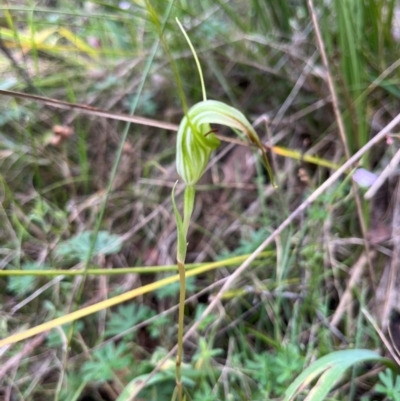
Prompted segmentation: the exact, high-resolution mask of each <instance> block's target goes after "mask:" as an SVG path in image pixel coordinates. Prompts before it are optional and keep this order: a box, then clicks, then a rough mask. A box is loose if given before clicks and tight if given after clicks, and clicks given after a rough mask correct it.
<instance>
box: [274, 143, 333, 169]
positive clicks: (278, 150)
mask: <svg viewBox="0 0 400 401" xmlns="http://www.w3.org/2000/svg"><path fill="white" fill-rule="evenodd" d="M271 150H272V152H274V153H275V154H277V155H279V156H284V157H289V158H291V159H295V160H304V161H305V162H307V163H312V164H316V165H318V166H321V167H327V168H331V169H333V170H337V169H338V168H339V167H340V166H339V165H338V164H335V163H332V162H330V161H329V160H326V159H321V158H319V157H315V156H309V155H305V154H303V153H301V152H299V151H298V150H291V149H287V148H282V147H280V146H273V147H272V149H271Z"/></svg>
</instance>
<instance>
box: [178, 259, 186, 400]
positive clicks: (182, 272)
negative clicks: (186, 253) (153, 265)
mask: <svg viewBox="0 0 400 401" xmlns="http://www.w3.org/2000/svg"><path fill="white" fill-rule="evenodd" d="M178 269H179V283H180V292H179V316H178V350H177V353H176V387H177V389H178V400H179V401H182V400H183V386H182V359H183V325H184V318H185V298H186V274H185V264H184V263H182V262H179V261H178Z"/></svg>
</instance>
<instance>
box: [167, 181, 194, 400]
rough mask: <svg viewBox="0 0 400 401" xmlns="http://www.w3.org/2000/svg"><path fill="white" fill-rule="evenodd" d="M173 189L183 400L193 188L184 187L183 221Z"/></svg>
mask: <svg viewBox="0 0 400 401" xmlns="http://www.w3.org/2000/svg"><path fill="white" fill-rule="evenodd" d="M174 190H175V187H174V189H173V190H172V203H173V207H174V213H175V219H176V226H177V229H178V247H177V255H176V259H177V262H178V271H179V282H180V292H179V316H178V351H177V354H176V388H177V392H178V400H179V401H182V400H183V386H182V369H181V366H182V359H183V327H184V318H185V298H186V271H185V259H186V252H187V233H188V230H189V225H190V218H191V217H192V213H193V208H194V199H195V192H196V191H195V189H194V186H193V185H188V186H187V187H186V188H185V194H184V202H183V221H182V217H181V216H180V214H179V211H178V209H177V207H176V203H175V199H174Z"/></svg>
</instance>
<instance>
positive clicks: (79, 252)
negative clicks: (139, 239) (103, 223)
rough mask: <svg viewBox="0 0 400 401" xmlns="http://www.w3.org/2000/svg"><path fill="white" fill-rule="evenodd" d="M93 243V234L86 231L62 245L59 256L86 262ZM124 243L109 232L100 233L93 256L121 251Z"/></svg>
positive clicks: (58, 251) (58, 252)
mask: <svg viewBox="0 0 400 401" xmlns="http://www.w3.org/2000/svg"><path fill="white" fill-rule="evenodd" d="M92 241H93V233H92V232H91V231H84V232H82V233H80V234H78V235H75V236H74V237H72V238H70V239H69V240H67V241H64V242H62V243H60V244H59V245H58V247H57V249H56V254H57V255H58V256H63V257H65V258H70V259H78V260H80V261H85V260H86V259H87V257H88V253H89V251H90V248H91V244H92ZM121 246H122V243H121V241H120V237H119V235H115V234H110V233H108V232H107V231H99V232H98V235H97V238H96V242H95V244H94V249H93V254H92V256H97V255H111V254H114V253H117V252H119V251H120V250H121Z"/></svg>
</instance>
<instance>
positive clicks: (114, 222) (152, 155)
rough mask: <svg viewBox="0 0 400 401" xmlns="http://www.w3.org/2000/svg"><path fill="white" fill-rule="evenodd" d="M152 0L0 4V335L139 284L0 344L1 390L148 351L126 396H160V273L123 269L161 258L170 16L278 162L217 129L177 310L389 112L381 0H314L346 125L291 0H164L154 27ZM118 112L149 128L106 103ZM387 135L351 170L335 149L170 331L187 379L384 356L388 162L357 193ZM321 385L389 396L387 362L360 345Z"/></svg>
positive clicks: (169, 239)
mask: <svg viewBox="0 0 400 401" xmlns="http://www.w3.org/2000/svg"><path fill="white" fill-rule="evenodd" d="M150 3H151V6H150V5H149V4H148V3H146V2H145V1H140V0H137V1H136V0H135V1H134V0H131V1H121V2H118V1H112V0H105V1H68V0H47V1H36V2H35V1H31V0H26V1H18V0H15V1H10V0H7V1H6V2H4V3H3V5H2V6H0V50H1V54H0V71H1V73H0V90H2V92H0V169H1V170H0V173H1V174H0V180H1V181H0V196H1V203H0V214H1V219H0V244H1V246H0V256H1V258H0V266H1V269H2V270H0V273H1V276H0V288H1V289H2V291H0V304H1V311H0V338H6V337H8V336H10V335H11V334H13V333H16V332H22V331H24V330H26V329H28V328H29V327H34V326H37V325H39V324H41V323H43V322H47V321H50V320H52V319H54V318H57V317H62V316H66V315H68V314H69V313H70V312H72V311H74V310H77V309H81V308H84V307H87V306H90V305H93V304H97V303H99V302H101V301H104V300H107V299H109V298H112V297H114V296H116V295H119V294H122V293H124V292H126V291H130V290H133V289H138V291H139V292H138V293H139V294H140V296H137V297H135V298H134V299H131V300H129V301H126V302H123V303H120V304H118V305H114V306H112V307H109V308H103V309H101V310H99V311H97V313H93V314H90V315H88V316H86V317H84V318H82V319H79V320H77V321H76V322H73V323H68V324H66V325H64V326H62V327H58V328H56V329H53V330H51V331H49V332H44V333H41V334H39V335H38V336H36V337H32V338H29V339H27V340H25V341H24V342H18V343H16V344H14V345H11V346H10V345H7V346H5V347H2V348H0V361H1V364H0V399H1V400H7V401H14V400H63V401H64V400H66V401H73V400H80V401H92V400H95V401H100V400H107V401H109V400H117V399H118V400H119V401H122V400H128V399H130V397H131V394H133V393H134V392H135V391H136V390H137V389H138V386H140V385H141V383H143V381H144V380H146V379H147V378H149V374H150V373H151V372H153V369H154V368H156V367H157V368H158V371H157V372H156V373H154V374H153V375H152V377H151V378H150V379H149V380H148V381H147V382H146V385H145V387H144V388H143V389H142V390H140V394H139V395H138V396H137V398H136V399H138V400H141V399H143V400H169V399H171V395H172V392H173V390H174V386H175V373H174V361H173V358H172V357H171V358H169V359H167V361H164V362H162V363H161V362H160V361H162V360H163V357H164V356H166V355H167V353H168V351H169V350H170V349H171V348H172V347H173V346H174V345H175V344H176V335H177V325H176V318H177V309H176V305H177V302H178V295H179V286H178V284H177V282H174V283H172V284H169V285H163V284H161V285H159V288H158V289H156V290H154V291H150V292H146V293H144V291H143V293H142V292H140V289H142V288H145V286H146V285H147V284H151V283H153V282H156V281H157V280H160V279H163V278H165V277H167V276H168V277H169V276H170V275H171V274H175V273H176V267H175V266H171V265H174V264H175V262H176V261H175V255H176V227H175V223H174V219H173V212H172V204H171V196H170V195H171V189H172V186H173V184H174V183H175V181H176V180H177V178H178V177H177V174H176V170H175V140H176V133H175V132H174V131H175V129H174V127H175V126H176V125H177V124H179V121H180V120H181V118H182V116H183V108H182V104H181V101H180V96H179V85H178V82H177V80H176V75H174V72H173V68H172V66H171V63H170V61H169V57H172V58H173V60H175V65H176V67H177V72H178V75H179V77H180V81H181V85H182V90H183V93H184V95H185V97H186V101H187V104H188V105H189V106H190V105H193V104H195V103H197V102H198V101H200V100H201V99H202V94H201V87H200V82H199V79H198V73H197V69H196V65H195V63H194V60H193V57H192V54H191V52H190V49H189V48H188V46H187V43H186V41H185V39H184V37H183V35H182V34H181V32H180V30H179V29H178V26H177V25H176V22H175V17H178V18H179V19H180V21H181V22H182V24H183V25H184V27H185V29H186V31H187V33H188V35H189V36H190V38H191V41H192V42H193V45H194V47H195V48H196V51H197V53H198V56H199V58H200V61H201V64H202V67H203V71H204V76H205V81H206V87H207V94H208V97H209V98H210V99H217V100H220V101H224V102H226V103H227V104H230V105H232V106H234V107H236V108H238V109H239V110H241V111H242V112H243V113H244V114H245V115H246V116H247V117H248V119H249V120H250V121H251V122H252V123H253V124H254V127H255V128H256V130H257V132H258V134H259V136H260V138H261V139H262V141H263V143H264V144H265V145H266V146H268V147H269V149H271V147H272V146H275V148H273V149H272V150H273V151H272V152H270V157H271V159H272V162H273V163H272V164H273V167H274V171H275V176H276V180H277V183H278V188H277V189H273V188H272V186H271V185H270V184H269V181H268V175H267V173H266V172H265V170H264V168H263V166H262V164H261V162H260V158H259V156H258V154H257V152H256V151H254V150H253V149H251V148H249V147H244V146H240V145H238V144H237V143H236V144H235V143H232V142H224V143H223V146H221V147H220V148H219V150H218V151H217V152H216V153H215V154H214V156H213V158H212V160H211V163H210V165H209V168H208V169H207V172H206V174H205V175H204V177H203V178H202V180H201V182H200V183H199V184H198V185H197V190H198V192H197V200H196V207H195V211H194V215H193V223H192V224H191V227H190V230H189V245H188V254H187V262H188V263H192V264H193V265H192V266H189V267H191V268H193V267H200V268H203V270H200V272H201V274H195V275H193V276H192V277H190V278H188V280H187V290H188V297H189V301H188V302H187V306H186V311H185V322H186V325H187V329H188V328H189V327H190V326H191V325H192V324H193V322H194V321H196V319H199V317H200V315H201V314H202V312H203V311H204V310H205V308H206V307H207V305H208V304H209V302H210V301H211V300H212V299H214V297H215V295H216V293H217V292H218V289H219V286H220V285H221V283H222V280H224V279H225V278H226V277H228V276H229V275H230V274H232V272H233V271H234V269H235V267H237V266H239V265H240V263H242V262H243V261H244V260H245V259H246V256H244V257H242V258H236V257H237V256H243V255H249V254H251V253H252V252H253V251H255V249H256V248H257V247H258V246H259V245H260V244H261V243H262V242H263V241H264V240H265V239H266V238H267V237H268V236H269V235H270V234H271V233H273V231H274V229H276V228H277V227H278V226H279V225H280V224H281V222H282V221H283V220H285V218H286V217H287V216H289V215H290V213H291V212H292V211H293V210H295V209H296V207H297V206H298V205H299V204H300V203H301V202H302V201H303V200H305V199H306V198H307V196H309V195H310V194H311V193H312V192H313V191H314V190H315V189H316V188H317V187H318V186H319V185H321V184H322V183H323V182H325V181H326V179H327V178H328V177H330V176H331V174H332V173H333V172H334V171H335V169H336V168H337V166H338V165H341V164H343V162H344V161H345V160H346V158H348V156H349V155H352V154H354V153H355V152H356V151H357V150H359V149H360V148H361V147H362V146H363V145H365V144H366V143H367V142H368V141H369V140H370V139H371V138H372V137H374V135H375V134H376V133H377V132H378V131H380V130H381V129H382V128H384V127H385V126H386V125H387V124H388V123H389V122H390V121H392V120H393V118H395V116H396V114H397V113H398V110H399V97H400V91H399V86H398V84H399V77H400V71H399V68H398V65H399V62H398V59H399V56H398V55H399V46H400V42H399V41H400V16H399V14H400V9H399V6H398V4H397V2H396V1H394V0H360V1H350V0H332V1H325V2H317V1H316V2H315V7H316V10H315V12H316V16H317V20H318V22H319V25H320V28H321V31H322V40H323V44H324V47H325V50H326V52H327V57H328V61H329V71H330V74H331V77H332V78H333V82H334V86H335V90H336V93H337V97H338V99H339V108H340V111H341V114H342V118H343V122H344V134H345V137H344V138H341V136H340V132H339V131H340V130H339V129H338V120H337V116H335V113H334V109H333V107H332V94H331V91H330V90H329V86H328V78H329V71H328V70H327V69H326V68H325V66H324V65H323V62H322V60H321V57H320V55H321V49H320V48H319V47H318V45H317V41H316V38H315V29H314V25H313V23H312V21H311V16H310V12H309V9H308V7H307V2H306V1H303V0H291V1H281V0H270V1H268V2H264V1H258V0H251V1H242V0H232V1H226V0H214V1H207V0H206V1H201V2H189V1H186V0H175V2H174V3H173V5H172V9H171V12H170V14H169V15H168V19H167V20H166V23H165V29H164V33H163V36H162V38H163V40H162V41H161V42H160V33H161V29H162V22H163V18H164V16H165V15H167V14H166V12H167V9H168V6H169V4H170V3H169V2H168V3H167V2H164V1H155V0H154V1H151V2H150ZM159 42H160V43H159ZM156 44H159V46H158V47H157V48H155V45H156ZM7 91H17V92H24V93H27V94H31V95H36V96H40V97H46V98H53V99H57V100H61V101H65V102H70V103H73V104H83V105H86V106H91V107H96V108H99V109H102V110H105V111H107V112H109V115H108V116H104V115H103V116H100V115H93V110H90V108H89V109H88V108H86V109H79V108H72V107H70V106H67V105H65V104H64V105H60V104H59V105H58V106H59V107H54V103H52V102H50V101H48V102H47V103H44V102H43V99H41V98H34V97H31V98H29V97H25V98H24V97H21V96H19V95H16V94H12V93H10V92H7ZM10 95H11V96H10ZM60 106H62V108H60ZM133 113H134V114H135V115H137V116H144V117H147V118H150V119H153V120H158V121H161V123H160V124H159V125H160V126H161V128H160V127H158V128H157V127H154V126H151V124H150V123H149V122H146V121H145V122H144V124H143V123H142V124H135V123H133V124H130V125H129V124H128V125H127V123H126V122H125V121H121V114H124V115H129V114H133ZM125 120H126V118H125ZM156 125H157V124H156ZM162 127H164V128H162ZM217 128H218V135H221V136H224V137H229V138H233V135H231V132H230V131H229V130H228V129H225V128H221V127H217ZM398 144H399V138H398V134H397V131H396V130H394V131H393V130H392V131H390V132H389V133H388V135H387V136H386V140H385V141H382V142H380V143H379V144H377V145H375V146H374V147H373V148H372V150H371V151H370V152H368V153H366V154H365V155H364V156H363V158H362V159H361V161H360V163H359V165H358V167H360V169H358V170H357V171H356V174H355V175H354V179H353V178H352V177H351V174H352V173H354V172H355V171H354V170H353V171H351V172H350V171H348V173H346V174H343V175H342V176H340V178H339V179H338V180H337V181H336V182H335V183H334V184H333V185H332V186H330V188H329V189H328V190H327V191H326V192H325V193H324V194H322V195H321V196H319V197H318V198H317V200H316V201H315V202H314V203H312V204H311V205H310V206H309V207H308V208H307V209H306V210H304V211H303V212H302V213H301V214H300V215H299V216H298V217H297V218H295V219H293V221H292V222H291V224H290V225H289V227H288V228H286V229H285V230H284V231H283V232H282V233H281V234H280V235H279V236H277V238H276V239H275V241H274V243H273V244H271V245H269V246H268V247H267V249H265V251H264V252H263V253H262V255H261V257H259V258H257V259H256V261H254V262H253V263H252V264H251V266H250V267H249V268H248V269H246V270H245V272H244V273H243V274H241V275H240V277H239V279H238V280H236V281H235V283H234V285H233V286H231V288H230V290H229V291H227V292H225V293H224V295H223V297H222V299H221V300H220V302H219V303H218V306H217V308H214V310H213V311H212V312H211V313H209V314H208V315H207V316H206V317H205V318H204V319H203V320H202V322H201V323H200V326H199V327H198V329H197V331H196V332H195V334H194V335H192V336H191V337H190V339H189V340H188V341H186V343H185V355H186V357H185V364H184V366H183V375H184V384H185V387H186V388H187V389H188V391H189V393H190V395H191V399H193V400H202V401H205V400H210V401H211V400H269V399H282V398H283V397H284V394H285V391H286V390H287V388H288V386H289V385H290V384H291V383H292V382H294V380H295V378H296V377H297V376H298V375H299V374H300V373H301V372H302V371H303V370H304V369H305V368H306V367H307V366H309V365H310V364H312V362H314V361H315V360H317V359H319V358H321V357H322V356H324V355H326V354H329V353H331V352H333V351H338V350H348V349H353V348H355V349H368V350H374V351H377V352H378V353H379V354H381V355H383V356H388V357H391V358H395V357H396V352H397V351H396V349H398V348H399V345H400V330H399V327H400V326H399V321H400V320H399V317H398V315H397V312H396V307H397V308H398V305H399V301H400V299H399V295H398V285H399V284H400V283H399V277H400V276H399V270H398V269H399V264H398V261H399V257H400V242H399V235H400V232H399V227H400V217H399V216H400V213H399V207H400V206H399V205H400V192H399V190H398V186H397V180H398V179H397V174H396V166H394V168H393V171H392V172H391V175H390V176H389V178H388V179H387V180H386V181H385V182H384V184H383V185H382V186H380V188H379V189H378V190H377V192H376V193H375V194H374V196H372V197H369V199H368V200H365V199H364V194H365V190H366V189H365V187H368V186H369V185H371V183H372V182H373V181H375V180H376V177H377V175H379V173H380V172H381V171H382V170H383V169H384V168H385V167H386V166H387V165H388V164H389V162H390V161H391V160H392V159H393V160H397V159H396V157H397V158H398V155H397V153H396V152H397V148H398ZM346 148H347V149H348V154H347V155H346ZM291 151H292V153H291ZM293 152H294V153H293ZM293 155H294V157H293ZM309 156H314V159H312V158H309ZM354 167H356V166H354ZM361 167H362V168H361ZM355 182H356V184H354V183H355ZM182 188H183V186H182V185H181V184H179V185H178V187H177V196H178V199H179V202H181V201H182V196H180V197H179V193H181V191H182ZM212 261H219V263H215V264H214V265H211V267H210V265H209V264H207V263H208V262H212ZM164 266H167V267H164ZM168 266H170V267H168ZM126 267H140V269H136V270H135V269H131V270H126V269H123V268H126ZM160 267H161V268H160ZM87 269H89V270H87ZM92 269H100V271H97V272H96V271H93V270H92ZM10 270H12V272H10ZM15 270H18V271H19V274H21V275H18V272H15ZM33 270H34V271H35V272H34V273H35V275H32V274H30V275H26V274H27V273H29V271H33ZM38 270H39V272H38ZM53 270H57V271H56V272H54V271H53ZM74 270H82V271H86V273H87V274H85V275H81V274H80V275H72V274H71V272H72V271H74ZM24 274H25V275H24ZM146 288H147V287H146ZM339 365H340V360H339ZM341 373H343V372H341ZM306 396H307V391H304V392H303V393H302V395H300V396H299V399H304V398H305V397H306ZM188 399H189V398H188ZM330 399H332V400H364V401H367V400H383V399H388V400H400V379H399V376H397V374H396V372H395V371H392V370H386V371H384V370H383V367H382V365H381V364H374V362H368V363H363V364H359V365H356V366H355V367H354V368H352V369H350V370H349V371H348V372H346V374H345V375H344V376H343V377H342V380H341V381H339V382H338V383H337V384H336V386H335V387H334V388H333V390H332V391H331V393H330Z"/></svg>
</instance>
